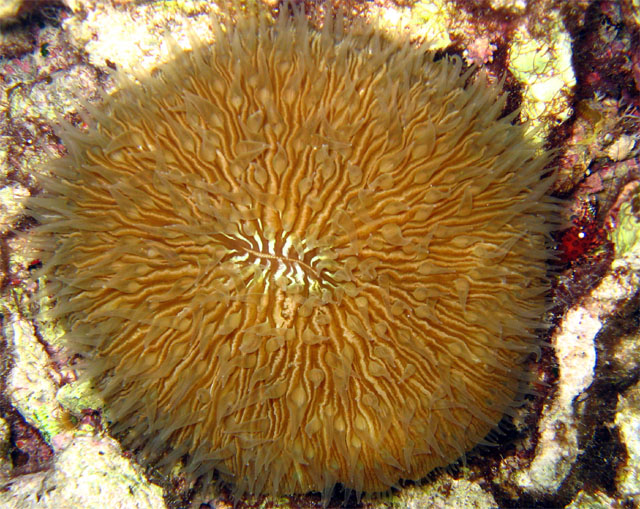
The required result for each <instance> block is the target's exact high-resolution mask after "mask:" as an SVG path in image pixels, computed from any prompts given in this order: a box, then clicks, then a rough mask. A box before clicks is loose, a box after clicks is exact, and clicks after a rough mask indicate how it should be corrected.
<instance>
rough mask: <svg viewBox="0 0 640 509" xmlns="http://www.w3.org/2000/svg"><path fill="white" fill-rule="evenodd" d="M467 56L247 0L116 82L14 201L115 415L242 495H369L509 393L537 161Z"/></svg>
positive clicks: (131, 436) (538, 285)
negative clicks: (233, 13) (201, 36)
mask: <svg viewBox="0 0 640 509" xmlns="http://www.w3.org/2000/svg"><path fill="white" fill-rule="evenodd" d="M461 66H462V64H461V61H460V59H459V58H444V59H442V60H439V61H434V59H433V55H432V54H431V53H430V52H429V51H428V50H427V49H426V48H425V47H422V46H416V45H411V44H409V42H407V41H398V40H392V39H389V38H386V37H384V36H382V35H380V34H379V33H378V32H377V31H376V29H374V28H371V27H368V26H366V25H365V24H355V25H354V26H353V27H352V28H350V29H348V30H342V29H341V28H339V27H338V24H333V23H332V22H327V23H326V27H325V29H323V30H322V31H320V32H318V31H316V30H314V29H312V28H311V27H309V26H307V24H306V21H305V20H304V18H303V16H302V15H301V14H297V15H294V16H293V18H292V19H290V18H289V17H287V16H284V15H283V16H281V18H280V19H279V20H277V21H274V22H267V21H264V20H261V18H260V17H259V16H255V15H248V14H247V15H243V16H241V18H240V19H238V20H237V21H236V22H235V23H233V24H228V25H227V26H225V27H224V29H220V28H219V29H218V30H217V33H216V40H215V42H214V43H213V44H212V45H206V46H202V47H199V48H196V49H195V50H193V51H190V52H185V53H184V54H182V55H179V56H177V57H176V58H175V60H174V61H172V62H171V63H169V64H167V65H165V66H163V67H161V68H159V69H158V70H157V72H156V73H155V74H154V75H153V76H149V77H148V78H145V79H143V80H142V82H141V83H140V84H138V85H136V86H130V87H125V88H123V89H122V90H120V91H119V92H117V93H115V94H114V95H112V96H111V97H110V98H109V99H108V100H107V101H106V104H105V105H104V107H103V108H102V109H101V110H100V111H99V112H96V113H94V125H93V126H92V127H91V128H90V129H89V131H88V132H86V133H77V132H76V133H72V132H71V131H68V132H67V133H66V135H65V134H63V137H64V138H65V142H66V143H67V146H68V147H69V151H70V154H69V155H68V156H67V157H65V158H64V159H61V160H59V161H56V162H53V163H52V164H50V165H49V167H48V168H47V169H46V171H43V175H42V179H41V181H42V183H43V186H44V188H45V191H44V193H43V194H42V195H41V196H39V197H36V198H34V199H32V201H31V204H30V207H31V210H32V211H33V214H34V216H35V217H36V218H37V219H38V220H39V221H40V222H41V224H42V225H41V226H39V227H38V229H37V230H36V231H35V233H34V236H35V238H36V241H37V243H38V244H39V246H40V249H41V252H42V257H43V259H44V260H45V264H44V267H43V268H42V273H43V274H44V275H46V276H47V279H48V285H47V287H46V290H47V292H48V293H50V294H52V295H54V296H55V297H56V299H57V304H56V306H55V307H54V308H53V311H52V312H51V313H50V315H49V316H50V318H51V319H53V318H56V317H57V318H60V319H62V320H63V323H64V324H65V326H66V329H67V331H68V341H69V344H70V345H72V346H73V347H74V348H75V349H76V350H77V351H79V352H80V353H82V355H83V356H84V358H85V362H86V368H84V369H85V376H87V377H91V378H92V379H93V380H94V382H95V385H96V387H97V388H98V389H99V390H100V391H101V393H102V395H103V396H104V398H105V402H106V406H107V407H108V408H109V409H110V412H111V413H110V415H111V417H112V419H113V421H114V430H115V431H116V432H118V433H121V434H122V436H123V437H124V438H123V440H124V441H125V443H127V444H128V445H130V446H131V447H134V448H139V450H140V451H141V454H142V455H143V456H145V457H148V458H149V459H150V460H153V461H156V462H158V464H160V465H165V466H168V467H171V466H172V465H174V464H175V462H176V461H178V460H180V459H181V458H182V457H183V456H184V457H185V458H186V464H185V467H184V468H185V470H186V472H187V473H188V474H190V475H192V476H199V475H207V476H210V475H211V472H213V471H217V472H218V473H219V475H220V476H221V478H222V479H224V480H226V481H229V482H231V483H233V484H234V486H235V487H236V490H237V492H238V493H244V492H253V493H272V494H283V493H301V492H307V491H321V492H324V493H325V495H327V494H330V493H331V490H332V489H333V487H334V486H335V484H336V483H342V484H343V485H344V486H346V487H348V488H351V489H354V490H356V491H358V492H362V491H367V492H377V491H384V490H387V489H388V488H389V487H390V486H393V485H396V484H397V482H398V480H399V479H418V478H421V477H423V476H424V475H426V474H427V473H428V472H429V471H430V470H432V469H434V468H436V467H440V466H446V465H448V464H449V463H451V462H452V461H454V460H456V459H457V458H459V457H460V456H461V455H463V454H464V453H465V452H466V451H468V450H469V449H471V448H472V447H473V446H474V445H476V444H477V443H479V442H480V441H482V440H483V438H484V437H486V436H487V434H488V433H490V431H491V430H492V429H494V427H495V426H496V424H497V423H498V422H499V421H500V419H501V418H502V416H503V415H504V413H505V412H507V411H508V410H509V408H511V407H512V406H513V404H514V403H513V402H514V400H517V398H518V395H519V394H521V391H522V388H521V379H522V378H523V377H522V376H521V375H522V367H521V365H522V363H523V361H524V360H525V359H526V357H527V356H528V355H529V354H530V353H532V352H535V351H536V350H537V345H536V332H537V329H539V328H540V327H541V320H542V318H541V317H542V314H543V312H544V306H545V303H544V298H545V297H544V294H545V290H546V286H547V282H546V277H545V263H546V259H547V258H548V252H547V249H546V247H545V243H546V238H547V237H548V232H549V230H550V228H551V227H550V221H549V219H548V218H549V216H550V214H551V213H552V212H553V209H554V205H553V204H552V203H551V201H550V199H549V198H546V191H547V189H548V188H549V186H550V182H551V181H550V179H548V178H543V175H544V166H545V164H546V162H547V160H546V158H544V157H542V158H540V157H536V151H537V148H536V147H535V146H534V145H532V144H531V142H530V141H528V139H527V138H526V136H525V133H524V128H523V127H522V126H518V125H513V123H512V121H511V120H512V118H501V112H502V109H503V106H504V98H503V97H501V96H500V95H499V91H498V90H497V89H496V87H492V86H490V85H488V84H487V82H486V80H485V79H483V78H482V77H480V78H478V79H476V80H475V81H474V82H472V83H470V84H469V83H466V81H467V80H468V75H461Z"/></svg>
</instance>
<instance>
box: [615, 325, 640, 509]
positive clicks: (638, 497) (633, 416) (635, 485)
mask: <svg viewBox="0 0 640 509" xmlns="http://www.w3.org/2000/svg"><path fill="white" fill-rule="evenodd" d="M639 340H640V338H638V337H637V338H636V341H639ZM616 411H617V414H616V421H615V423H616V426H618V429H619V430H620V434H621V435H622V439H623V441H624V444H625V445H626V448H627V455H628V457H627V461H626V463H625V464H624V465H623V466H622V467H620V468H619V469H618V472H617V483H618V491H619V492H620V493H621V494H622V495H623V496H625V497H629V498H631V499H633V500H634V501H635V503H636V504H639V503H640V382H639V383H637V384H636V385H634V386H633V387H631V388H630V389H628V390H627V391H626V392H625V393H624V394H621V395H620V396H619V397H618V406H617V408H616Z"/></svg>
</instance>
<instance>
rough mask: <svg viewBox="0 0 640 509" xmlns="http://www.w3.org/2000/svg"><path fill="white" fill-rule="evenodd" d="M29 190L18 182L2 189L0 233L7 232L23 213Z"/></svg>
mask: <svg viewBox="0 0 640 509" xmlns="http://www.w3.org/2000/svg"><path fill="white" fill-rule="evenodd" d="M29 195H30V193H29V190H28V189H27V188H26V187H24V186H23V185H21V184H20V183H18V182H14V183H12V184H10V185H8V186H6V187H3V188H2V189H0V234H2V233H7V231H8V230H9V229H10V228H11V227H12V226H13V224H14V223H15V221H16V219H17V218H18V217H19V216H20V214H21V213H22V210H23V208H24V200H25V199H26V198H27V197H28V196H29Z"/></svg>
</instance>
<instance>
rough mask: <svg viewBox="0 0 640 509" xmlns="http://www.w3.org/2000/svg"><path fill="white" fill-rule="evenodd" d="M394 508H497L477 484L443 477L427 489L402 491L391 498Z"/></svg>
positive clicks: (488, 494)
mask: <svg viewBox="0 0 640 509" xmlns="http://www.w3.org/2000/svg"><path fill="white" fill-rule="evenodd" d="M392 503H393V506H394V507H402V508H407V509H423V508H424V507H430V508H432V509H449V508H454V507H457V508H469V509H471V508H477V509H480V508H489V507H498V504H497V503H496V500H495V499H494V498H493V496H492V495H491V494H490V493H488V492H486V491H485V490H483V489H482V488H481V487H480V486H479V485H478V484H477V483H475V482H472V481H468V480H466V479H453V478H452V477H450V476H448V475H443V476H442V477H440V478H439V479H438V480H437V481H436V482H435V483H433V484H432V485H430V486H429V487H428V488H427V489H422V488H413V489H405V490H402V491H401V492H400V493H399V494H398V495H397V496H396V497H393V499H392Z"/></svg>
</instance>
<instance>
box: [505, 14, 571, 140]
mask: <svg viewBox="0 0 640 509" xmlns="http://www.w3.org/2000/svg"><path fill="white" fill-rule="evenodd" d="M551 14H552V15H551V18H550V20H549V21H548V22H547V23H546V24H545V26H544V27H543V28H544V30H543V32H544V34H545V35H544V36H543V37H534V36H533V35H532V34H531V33H530V32H529V30H528V29H527V27H526V26H524V25H523V26H520V27H519V28H518V30H517V31H516V32H515V34H514V36H513V41H512V44H511V47H510V48H509V70H510V71H511V73H512V74H513V75H514V76H515V77H516V79H517V80H518V81H520V82H521V83H522V85H523V87H524V89H523V101H522V117H523V119H524V120H529V121H530V122H531V127H532V128H536V127H538V126H539V125H542V127H543V131H545V130H546V129H544V127H545V125H546V121H547V120H553V121H554V123H555V122H563V121H565V120H566V119H567V118H569V116H570V115H571V108H570V100H569V99H570V97H569V92H570V89H571V88H572V87H573V86H574V85H575V84H576V79H575V75H574V72H573V67H572V65H571V54H572V51H571V38H570V37H569V34H568V33H567V32H566V30H565V28H564V25H563V23H562V20H561V19H560V15H559V13H557V12H556V11H552V13H551ZM543 135H544V133H540V134H538V137H543Z"/></svg>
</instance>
